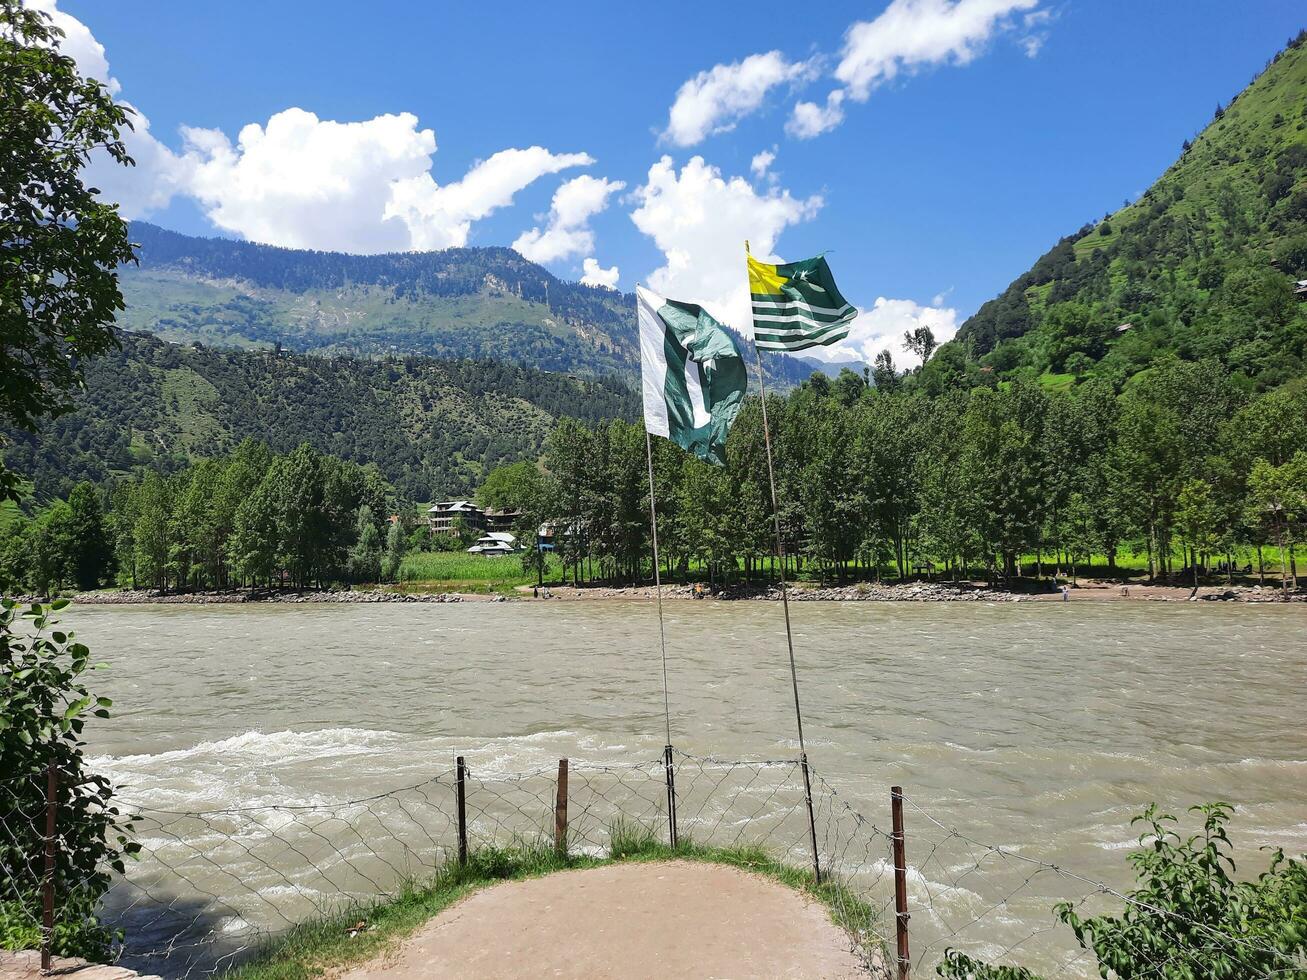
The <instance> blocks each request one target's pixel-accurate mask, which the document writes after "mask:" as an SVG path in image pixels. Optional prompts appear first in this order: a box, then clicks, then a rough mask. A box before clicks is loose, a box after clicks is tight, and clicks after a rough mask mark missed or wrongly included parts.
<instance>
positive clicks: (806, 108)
mask: <svg viewBox="0 0 1307 980" xmlns="http://www.w3.org/2000/svg"><path fill="white" fill-rule="evenodd" d="M843 106H844V90H843V89H838V88H837V89H836V90H835V91H833V92H831V93H830V94H829V95H828V96H826V104H825V105H818V104H817V103H816V102H796V103H795V105H794V111H793V112H792V113H790V118H789V119H788V120H787V121H786V123H785V132H787V133H789V134H790V135H791V136H793V137H795V138H796V139H801V140H807V139H812V138H813V137H814V136H820V135H821V134H822V133H825V132H828V131H830V130H832V129H834V128H835V127H836V126H838V125H839V124H840V123H842V122H843V121H844V108H843Z"/></svg>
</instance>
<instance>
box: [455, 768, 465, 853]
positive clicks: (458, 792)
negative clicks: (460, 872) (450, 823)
mask: <svg viewBox="0 0 1307 980" xmlns="http://www.w3.org/2000/svg"><path fill="white" fill-rule="evenodd" d="M466 784H467V767H466V766H464V765H463V757H462V756H461V755H460V756H459V757H458V759H457V761H456V763H455V776H454V793H455V796H457V798H458V863H459V864H467V785H466Z"/></svg>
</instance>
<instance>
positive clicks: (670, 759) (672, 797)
mask: <svg viewBox="0 0 1307 980" xmlns="http://www.w3.org/2000/svg"><path fill="white" fill-rule="evenodd" d="M663 768H664V770H665V771H666V773H667V842H668V843H669V844H670V845H671V846H672V847H676V841H677V836H676V763H675V758H674V756H673V755H672V747H671V746H670V745H665V746H663Z"/></svg>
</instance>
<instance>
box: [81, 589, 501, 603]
mask: <svg viewBox="0 0 1307 980" xmlns="http://www.w3.org/2000/svg"><path fill="white" fill-rule="evenodd" d="M496 600H498V601H501V602H502V601H503V597H502V596H489V595H462V594H459V593H456V592H437V593H425V592H424V593H405V592H392V591H390V590H383V589H368V590H345V589H340V590H330V589H324V590H321V591H319V590H293V589H232V590H225V591H221V592H157V591H154V590H149V589H124V590H121V591H97V592H83V593H81V594H80V595H78V596H76V597H75V601H76V602H77V603H78V604H79V605H104V606H128V605H140V604H143V603H151V604H153V603H169V604H178V605H228V604H232V605H234V604H238V603H246V602H289V603H314V602H328V603H361V602H468V601H472V602H478V601H479V602H493V601H496Z"/></svg>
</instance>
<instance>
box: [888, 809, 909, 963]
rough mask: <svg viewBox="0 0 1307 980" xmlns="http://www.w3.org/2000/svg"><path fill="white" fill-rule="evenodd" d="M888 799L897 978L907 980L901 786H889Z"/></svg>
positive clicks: (904, 860) (905, 875)
mask: <svg viewBox="0 0 1307 980" xmlns="http://www.w3.org/2000/svg"><path fill="white" fill-rule="evenodd" d="M889 799H890V814H891V817H892V819H893V824H894V837H893V839H894V912H895V915H894V920H895V932H896V933H897V936H898V959H899V966H898V980H908V975H909V973H910V972H911V970H912V959H911V956H910V954H909V953H908V918H909V916H908V859H907V855H906V853H905V848H904V846H903V845H904V839H903V787H902V786H891V787H890V791H889Z"/></svg>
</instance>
